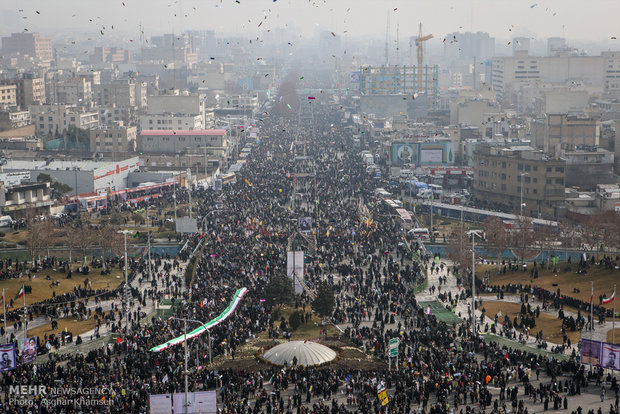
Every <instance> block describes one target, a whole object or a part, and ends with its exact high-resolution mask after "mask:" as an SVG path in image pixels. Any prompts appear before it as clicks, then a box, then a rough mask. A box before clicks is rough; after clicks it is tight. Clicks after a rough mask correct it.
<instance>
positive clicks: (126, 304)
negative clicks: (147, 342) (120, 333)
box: [119, 230, 130, 331]
mask: <svg viewBox="0 0 620 414" xmlns="http://www.w3.org/2000/svg"><path fill="white" fill-rule="evenodd" d="M119 233H122V234H123V235H124V236H125V287H124V295H123V298H124V300H123V314H124V316H125V326H126V328H127V331H129V318H128V317H127V313H128V312H129V289H130V288H129V277H128V273H127V233H130V231H129V230H120V231H119Z"/></svg>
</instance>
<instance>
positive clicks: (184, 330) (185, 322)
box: [170, 317, 212, 414]
mask: <svg viewBox="0 0 620 414" xmlns="http://www.w3.org/2000/svg"><path fill="white" fill-rule="evenodd" d="M170 319H173V320H181V318H175V317H172V318H170ZM188 321H189V322H194V323H198V324H200V325H201V326H204V325H205V324H204V323H202V322H200V321H197V320H195V319H187V317H184V318H183V332H184V336H183V339H184V341H183V352H184V353H185V372H184V374H185V414H187V412H188V410H187V407H188V406H189V401H188V399H189V383H188V378H187V377H188V375H189V370H188V368H187V355H188V354H187V322H188ZM207 335H208V336H209V365H211V363H212V359H211V331H210V330H209V329H207Z"/></svg>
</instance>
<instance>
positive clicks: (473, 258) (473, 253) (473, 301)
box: [471, 233, 476, 337]
mask: <svg viewBox="0 0 620 414" xmlns="http://www.w3.org/2000/svg"><path fill="white" fill-rule="evenodd" d="M471 305H472V306H471V320H472V328H471V329H472V331H471V333H472V336H474V337H475V336H476V234H475V233H472V234H471Z"/></svg>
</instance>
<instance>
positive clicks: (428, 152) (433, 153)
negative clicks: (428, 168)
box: [420, 149, 443, 164]
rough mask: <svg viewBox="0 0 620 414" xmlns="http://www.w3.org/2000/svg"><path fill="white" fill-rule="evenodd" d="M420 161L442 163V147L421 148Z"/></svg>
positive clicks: (423, 162)
mask: <svg viewBox="0 0 620 414" xmlns="http://www.w3.org/2000/svg"><path fill="white" fill-rule="evenodd" d="M420 163H422V164H442V163H443V149H422V150H421V151H420Z"/></svg>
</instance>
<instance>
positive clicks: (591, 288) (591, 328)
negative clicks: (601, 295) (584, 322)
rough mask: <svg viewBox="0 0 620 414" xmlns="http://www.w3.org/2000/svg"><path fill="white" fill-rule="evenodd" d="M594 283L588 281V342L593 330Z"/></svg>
mask: <svg viewBox="0 0 620 414" xmlns="http://www.w3.org/2000/svg"><path fill="white" fill-rule="evenodd" d="M593 307H594V281H593V280H591V281H590V341H591V340H592V331H593V330H594V310H593V309H592V308H593Z"/></svg>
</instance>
